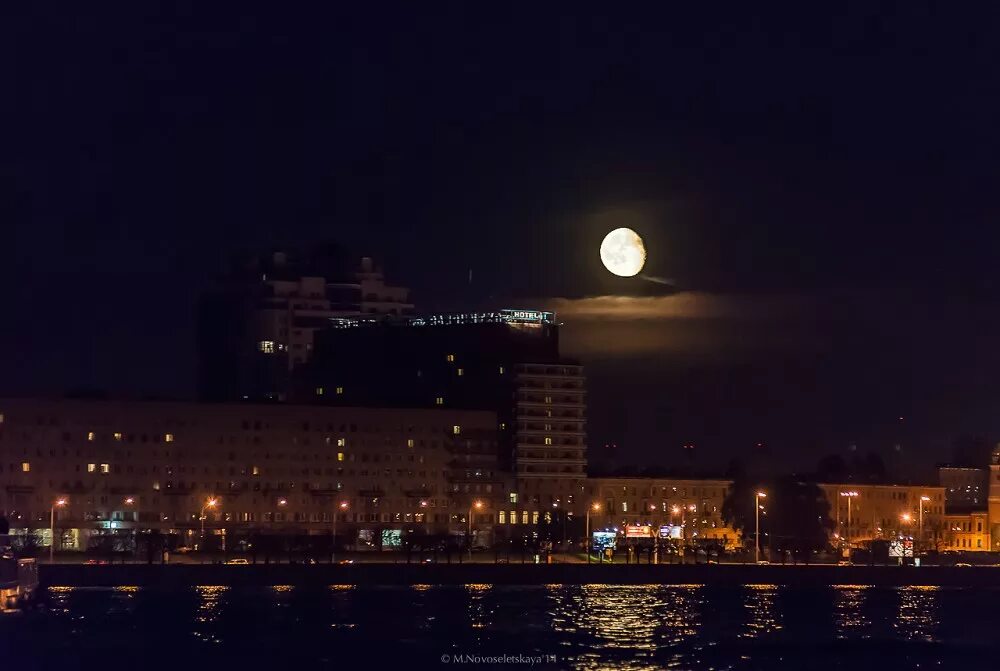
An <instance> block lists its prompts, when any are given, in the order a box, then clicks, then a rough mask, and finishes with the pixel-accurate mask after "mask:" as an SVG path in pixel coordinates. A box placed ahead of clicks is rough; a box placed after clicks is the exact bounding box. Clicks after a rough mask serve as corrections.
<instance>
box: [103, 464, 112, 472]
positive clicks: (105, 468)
mask: <svg viewBox="0 0 1000 671" xmlns="http://www.w3.org/2000/svg"><path fill="white" fill-rule="evenodd" d="M110 472H111V464H101V473H110Z"/></svg>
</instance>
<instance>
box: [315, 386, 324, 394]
mask: <svg viewBox="0 0 1000 671" xmlns="http://www.w3.org/2000/svg"><path fill="white" fill-rule="evenodd" d="M316 395H317V396H322V395H323V387H316Z"/></svg>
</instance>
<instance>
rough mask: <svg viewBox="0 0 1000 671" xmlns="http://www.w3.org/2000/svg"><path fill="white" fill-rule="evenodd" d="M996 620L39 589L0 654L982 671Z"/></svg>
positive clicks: (452, 597) (531, 593) (840, 602)
mask: <svg viewBox="0 0 1000 671" xmlns="http://www.w3.org/2000/svg"><path fill="white" fill-rule="evenodd" d="M998 610H1000V591H997V590H984V589H952V588H934V587H903V588H876V587H866V586H863V585H835V586H829V587H820V588H808V589H806V588H784V587H778V586H774V585H744V586H742V587H737V588H733V587H714V586H710V585H687V586H660V585H649V586H612V585H583V586H570V585H548V586H537V587H535V586H532V587H506V586H503V587H501V586H491V585H466V586H464V587H451V586H449V587H444V586H440V587H439V586H429V585H428V586H414V587H386V588H380V587H355V586H351V585H331V586H329V587H326V588H320V589H318V588H315V587H308V588H305V587H302V588H298V587H294V586H282V585H277V586H273V587H256V588H242V587H241V588H227V587H213V586H197V587H190V588H187V589H183V590H172V591H167V590H158V589H155V588H143V589H139V588H130V587H119V588H107V589H104V588H99V589H95V588H69V587H62V588H61V587H53V588H49V589H47V590H45V591H44V592H43V593H42V595H41V598H40V600H39V603H38V604H36V605H34V606H32V607H29V608H27V609H25V610H22V611H18V612H14V613H6V614H3V615H2V616H0V642H2V643H3V644H4V650H5V653H4V655H5V658H6V659H7V660H9V661H14V662H17V663H19V664H20V666H17V667H10V668H17V669H24V668H28V669H34V668H52V669H61V670H66V669H73V668H87V669H90V668H105V669H119V668H120V669H129V670H132V669H152V668H157V669H158V668H173V669H200V668H213V669H237V668H252V669H262V668H267V667H274V668H276V669H286V668H287V669H293V668H302V669H327V668H345V669H346V668H351V669H353V668H371V669H382V668H401V669H411V668H412V669H422V668H442V669H443V668H449V667H460V668H480V667H490V668H503V666H504V665H506V666H509V667H514V668H531V667H534V668H547V669H549V668H551V669H557V668H573V669H662V668H676V669H774V668H779V667H781V668H784V669H806V668H808V669H827V668H837V669H840V668H842V669H854V670H859V669H879V670H880V671H896V670H898V669H918V668H919V669H926V668H944V669H950V668H956V667H958V666H966V665H974V666H975V667H976V668H993V667H994V666H996V665H1000V627H998V625H1000V615H998ZM470 660H471V661H470Z"/></svg>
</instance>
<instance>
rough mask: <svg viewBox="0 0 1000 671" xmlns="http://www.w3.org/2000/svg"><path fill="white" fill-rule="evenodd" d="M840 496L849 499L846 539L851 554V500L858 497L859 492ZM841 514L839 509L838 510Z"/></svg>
mask: <svg viewBox="0 0 1000 671" xmlns="http://www.w3.org/2000/svg"><path fill="white" fill-rule="evenodd" d="M840 495H841V496H843V497H846V498H847V534H844V537H845V538H846V539H847V550H848V552H850V549H851V499H853V498H854V497H855V496H857V495H858V493H857V492H854V491H851V492H840ZM838 512H839V508H838Z"/></svg>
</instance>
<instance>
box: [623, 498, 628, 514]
mask: <svg viewBox="0 0 1000 671" xmlns="http://www.w3.org/2000/svg"><path fill="white" fill-rule="evenodd" d="M622 512H623V513H627V512H628V501H622Z"/></svg>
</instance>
